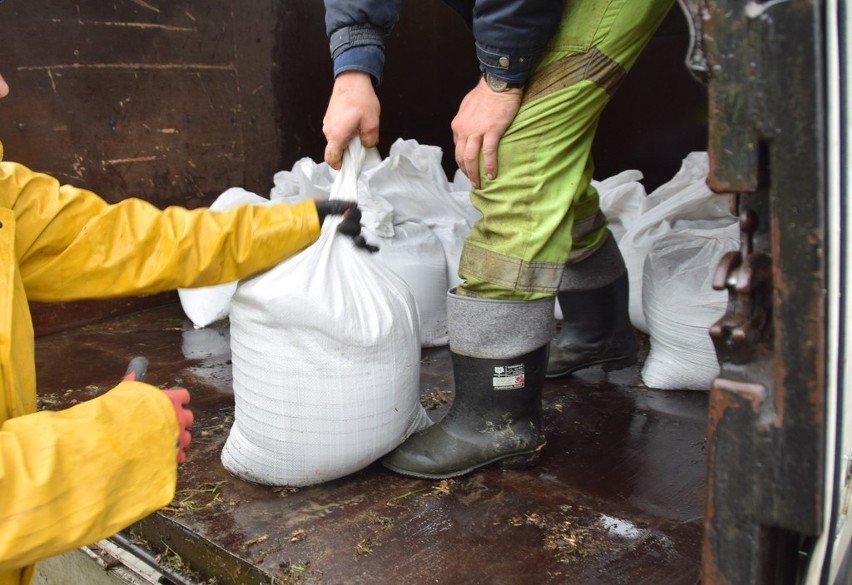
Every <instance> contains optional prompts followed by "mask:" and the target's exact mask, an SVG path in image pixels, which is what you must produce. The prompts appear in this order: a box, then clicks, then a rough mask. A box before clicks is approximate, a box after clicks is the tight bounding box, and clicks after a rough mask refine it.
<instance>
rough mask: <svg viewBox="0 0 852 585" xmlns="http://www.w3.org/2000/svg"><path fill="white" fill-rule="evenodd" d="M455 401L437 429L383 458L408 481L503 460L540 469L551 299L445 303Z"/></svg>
mask: <svg viewBox="0 0 852 585" xmlns="http://www.w3.org/2000/svg"><path fill="white" fill-rule="evenodd" d="M447 317H448V325H449V335H450V351H451V352H452V360H453V376H454V379H455V387H456V392H455V399H454V400H453V403H452V405H451V406H450V410H449V412H447V415H446V416H445V417H444V418H443V419H442V420H441V421H440V422H439V423H437V424H435V425H432V426H431V427H429V428H427V429H425V430H423V431H421V432H419V433H417V434H416V435H414V436H412V437H410V438H409V439H408V440H407V441H405V443H403V444H402V445H400V446H399V447H398V448H397V449H396V450H395V451H393V452H392V453H390V454H389V455H387V456H386V457H385V458H384V459H382V464H383V465H384V466H385V467H387V468H388V469H390V470H391V471H396V472H397V473H401V474H403V475H410V476H414V477H425V478H434V479H443V478H447V477H454V476H457V475H463V474H465V473H468V472H470V471H473V470H474V469H477V468H479V467H482V466H484V465H488V464H490V463H494V462H497V461H499V462H500V463H501V464H502V465H503V466H504V467H526V466H530V465H534V464H535V463H537V462H538V458H539V454H540V452H541V449H542V448H543V447H544V443H545V439H544V434H543V433H542V423H541V388H542V385H543V383H544V373H545V367H546V364H547V351H548V348H547V343H548V340H549V339H550V338H551V336H552V334H553V299H552V298H551V299H544V300H541V301H529V302H527V301H493V300H488V299H481V298H474V297H461V296H457V295H455V294H453V293H452V292H451V293H450V295H449V297H448V299H447Z"/></svg>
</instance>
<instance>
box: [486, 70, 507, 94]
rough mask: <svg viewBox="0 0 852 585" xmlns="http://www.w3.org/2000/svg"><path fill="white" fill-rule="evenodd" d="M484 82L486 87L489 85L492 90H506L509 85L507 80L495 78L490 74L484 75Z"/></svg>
mask: <svg viewBox="0 0 852 585" xmlns="http://www.w3.org/2000/svg"><path fill="white" fill-rule="evenodd" d="M485 83H487V84H488V87H490V88H491V89H493V90H494V91H506V88H508V87H509V83H508V82H507V81H503V80H502V79H497V78H496V77H493V76H492V75H491V74H486V75H485Z"/></svg>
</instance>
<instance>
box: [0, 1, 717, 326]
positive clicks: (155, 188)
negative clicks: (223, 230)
mask: <svg viewBox="0 0 852 585" xmlns="http://www.w3.org/2000/svg"><path fill="white" fill-rule="evenodd" d="M0 39H2V41H0V71H2V73H3V75H4V77H5V78H6V79H7V81H8V82H9V84H10V86H11V88H12V91H11V93H10V95H9V97H8V98H6V99H4V100H2V101H0V140H2V142H3V144H4V147H5V151H6V153H5V158H6V159H7V160H12V161H16V162H20V163H23V164H26V165H27V166H29V167H31V168H33V169H35V170H38V171H44V172H47V173H51V174H53V175H55V176H56V177H57V178H59V180H60V181H62V182H67V183H72V184H74V185H77V186H79V187H84V188H88V189H91V190H93V191H95V192H97V193H99V194H100V195H101V196H103V197H104V198H105V199H107V200H109V201H119V200H121V199H124V198H126V197H131V196H136V197H141V198H144V199H146V200H148V201H150V202H152V203H154V204H155V205H157V206H159V207H166V206H168V205H183V206H185V207H190V208H193V207H198V206H204V205H209V204H210V203H211V202H212V201H213V200H214V199H215V198H216V197H217V196H218V195H219V194H220V193H221V192H222V191H224V190H225V189H227V188H229V187H233V186H241V187H244V188H246V189H248V190H250V191H254V192H257V193H261V194H264V195H265V194H267V193H268V191H269V189H270V187H271V186H272V176H273V174H274V173H275V172H276V171H278V170H281V169H289V168H291V167H292V165H293V163H295V162H296V161H297V160H298V159H300V158H302V157H309V158H311V159H314V160H317V161H319V160H321V159H322V153H323V149H324V145H325V142H324V139H323V136H322V117H323V114H324V112H325V106H326V103H327V99H328V95H329V92H330V88H331V83H332V78H331V64H330V60H329V55H328V47H327V41H326V37H325V30H324V24H323V5H322V3H321V2H319V1H318V0H276V1H273V2H235V1H234V0H203V1H202V0H146V1H145V2H134V1H132V0H117V1H115V2H108V3H107V2H101V1H100V0H79V1H78V2H75V3H73V4H72V3H67V2H60V1H58V0H42V1H41V2H31V1H28V0H6V1H5V2H3V3H2V4H0ZM687 45H688V30H687V28H686V23H685V20H684V19H683V17H682V16H681V14H680V12H679V10H678V9H677V8H675V9H674V10H673V11H672V14H670V16H669V18H668V20H667V21H666V23H665V24H664V26H663V27H662V28H661V30H660V31H659V33H658V34H657V35H656V37H655V38H654V39H653V40H652V42H651V44H650V46H649V47H648V49H647V50H646V52H645V53H644V54H643V55H642V57H641V58H640V60H639V62H638V63H637V65H636V67H635V69H634V71H633V72H632V73H631V75H630V76H628V78H627V81H626V82H625V83H624V84H623V85H622V87H621V89H620V91H619V93H618V94H617V95H616V97H615V98H614V100H613V102H612V104H611V105H610V106H609V108H608V110H607V111H606V113H605V115H604V118H603V120H602V123H601V127H600V132H599V135H598V138H597V141H596V144H595V160H596V168H597V173H596V176H597V177H598V178H605V177H608V176H611V175H613V174H615V173H618V172H620V171H622V170H625V169H639V170H641V171H642V173H643V174H644V175H645V181H644V182H645V186H646V189H648V190H649V191H650V190H652V189H653V188H654V187H656V186H658V185H659V184H661V183H663V182H665V181H666V180H668V179H669V178H670V177H671V176H672V175H673V174H674V173H675V172H676V171H677V169H678V168H679V166H680V162H681V160H682V159H683V157H684V156H685V155H686V154H687V153H689V152H690V151H693V150H705V149H706V111H707V101H706V94H705V89H704V88H703V87H702V86H701V85H700V84H699V83H698V82H696V81H695V80H693V78H692V77H691V76H690V75H689V73H688V72H687V71H686V69H685V67H684V65H683V59H684V56H685V52H686V48H687ZM387 47H388V58H387V66H386V70H385V79H384V82H383V84H382V86H381V88H380V98H381V99H382V108H383V110H382V137H381V143H380V145H379V148H380V150H381V151H382V153H383V154H386V153H387V149H388V148H389V146H390V144H391V143H393V141H395V140H396V139H397V138H399V137H403V138H413V139H416V140H417V141H419V142H420V143H423V144H432V145H437V146H440V147H441V148H442V149H443V150H444V155H445V156H444V163H445V170H446V171H447V172H448V174H450V175H451V173H452V172H453V171H454V168H453V161H452V136H451V133H450V128H449V125H450V120H451V119H452V117H453V116H454V114H455V112H456V108H457V106H458V104H459V102H460V101H461V98H462V97H463V96H464V94H465V93H466V92H467V91H468V90H469V89H470V87H471V86H472V85H473V84H474V83H475V82H476V80H477V76H478V67H477V63H476V58H475V55H474V51H473V45H472V39H471V37H470V34H469V32H468V30H467V29H466V27H465V26H464V23H463V22H462V20H461V19H460V18H458V17H457V16H456V15H455V13H453V12H452V11H451V10H450V9H449V8H447V7H446V6H445V5H444V4H443V3H442V2H441V1H440V0H419V1H416V2H415V1H413V0H407V1H404V2H403V12H402V17H401V20H400V23H399V25H398V27H397V28H396V29H395V31H394V32H393V34H392V35H391V36H390V37H389V38H388V39H387ZM58 285H59V286H61V283H58ZM176 298H177V297H176V295H175V294H174V293H169V294H164V295H156V296H154V297H148V298H134V299H117V300H111V301H89V302H81V303H67V304H57V305H41V304H33V306H32V309H33V314H34V319H35V323H36V328H37V333H39V334H44V333H49V332H52V331H57V330H60V329H62V328H65V327H68V326H72V325H79V324H83V323H87V322H92V321H96V320H101V319H104V318H107V317H110V316H113V315H116V314H119V313H123V312H128V311H132V310H138V309H141V308H145V307H150V306H155V305H159V304H163V303H168V302H175V301H176Z"/></svg>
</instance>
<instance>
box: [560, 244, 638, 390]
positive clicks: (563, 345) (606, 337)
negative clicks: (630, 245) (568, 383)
mask: <svg viewBox="0 0 852 585" xmlns="http://www.w3.org/2000/svg"><path fill="white" fill-rule="evenodd" d="M629 287H630V284H629V279H628V276H627V270H626V267H625V265H624V259H623V258H622V256H621V252H620V251H619V249H618V245H617V244H616V243H615V239H614V238H613V237H612V234H610V235H609V236H608V239H607V241H606V242H604V244H603V245H602V246H601V248H600V249H598V250H597V251H596V252H595V253H594V254H592V255H591V256H590V257H589V258H587V259H585V260H584V261H582V262H579V263H577V264H572V265H569V266H566V267H565V272H564V273H563V277H562V284H561V286H560V291H559V293H558V294H557V299H558V302H559V307H560V309H561V310H562V327H561V329H560V332H559V334H558V335H557V336H556V338H555V339H554V340H553V342H552V343H551V344H550V358H549V361H548V367H547V377H548V378H557V377H560V376H565V375H567V374H570V373H571V372H575V371H577V370H580V369H583V368H588V367H591V366H594V365H600V366H601V367H602V368H604V369H605V370H614V369H619V368H624V367H627V366H631V365H633V364H635V363H636V361H637V359H638V353H639V344H638V343H637V341H636V337H635V333H634V331H633V327H632V325H631V323H630V309H629V294H630V290H629Z"/></svg>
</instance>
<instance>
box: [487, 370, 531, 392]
mask: <svg viewBox="0 0 852 585" xmlns="http://www.w3.org/2000/svg"><path fill="white" fill-rule="evenodd" d="M493 380H494V389H495V390H515V389H516V388H523V387H524V364H517V365H514V366H494V378H493Z"/></svg>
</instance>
